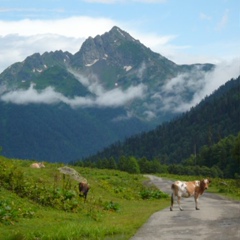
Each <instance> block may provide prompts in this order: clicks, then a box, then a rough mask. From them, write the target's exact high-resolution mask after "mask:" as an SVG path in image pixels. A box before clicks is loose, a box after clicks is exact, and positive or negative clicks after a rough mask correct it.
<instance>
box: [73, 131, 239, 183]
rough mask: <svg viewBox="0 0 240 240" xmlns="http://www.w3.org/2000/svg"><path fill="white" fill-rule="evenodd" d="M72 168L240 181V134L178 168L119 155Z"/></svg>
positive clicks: (209, 148)
mask: <svg viewBox="0 0 240 240" xmlns="http://www.w3.org/2000/svg"><path fill="white" fill-rule="evenodd" d="M75 165H78V166H82V167H91V168H100V169H118V170H121V171H126V172H129V173H170V174H178V175H197V176H209V177H223V178H237V179H240V132H239V133H238V135H237V136H234V135H230V136H228V137H226V138H224V139H221V140H220V141H219V142H218V143H216V144H213V145H211V146H207V145H205V146H203V147H202V148H201V150H200V152H199V153H198V154H192V155H191V156H189V157H188V158H186V159H184V160H183V161H182V163H181V164H165V163H164V159H161V158H155V159H153V160H149V159H147V158H146V157H142V158H136V157H135V156H124V155H122V156H121V157H120V158H119V159H116V158H114V157H110V158H102V159H95V161H94V160H93V159H89V160H86V161H77V162H76V163H75Z"/></svg>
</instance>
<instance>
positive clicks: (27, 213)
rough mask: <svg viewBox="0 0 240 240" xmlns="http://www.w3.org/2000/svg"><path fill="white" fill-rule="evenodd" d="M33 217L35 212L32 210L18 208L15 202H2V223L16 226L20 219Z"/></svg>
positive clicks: (0, 220) (0, 201)
mask: <svg viewBox="0 0 240 240" xmlns="http://www.w3.org/2000/svg"><path fill="white" fill-rule="evenodd" d="M33 215H34V212H33V211H31V210H26V209H24V210H22V209H19V208H16V207H15V204H14V202H9V201H7V200H0V223H3V224H5V225H9V224H14V222H16V221H17V219H18V218H19V217H24V218H31V217H33Z"/></svg>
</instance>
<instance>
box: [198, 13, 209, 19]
mask: <svg viewBox="0 0 240 240" xmlns="http://www.w3.org/2000/svg"><path fill="white" fill-rule="evenodd" d="M199 17H200V19H201V20H211V19H212V17H211V16H209V15H207V14H205V13H203V12H201V13H200V14H199Z"/></svg>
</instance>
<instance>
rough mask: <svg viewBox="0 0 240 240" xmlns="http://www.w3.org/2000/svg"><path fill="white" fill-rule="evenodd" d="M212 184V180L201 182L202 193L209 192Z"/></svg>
mask: <svg viewBox="0 0 240 240" xmlns="http://www.w3.org/2000/svg"><path fill="white" fill-rule="evenodd" d="M210 183H211V180H210V179H207V178H206V179H203V180H202V181H201V182H200V188H201V189H202V191H204V190H207V189H208V186H209V184H210Z"/></svg>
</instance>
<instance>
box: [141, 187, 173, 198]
mask: <svg viewBox="0 0 240 240" xmlns="http://www.w3.org/2000/svg"><path fill="white" fill-rule="evenodd" d="M140 196H141V198H142V199H163V198H168V197H169V196H168V194H166V193H163V192H162V191H159V190H155V189H143V190H142V191H141V192H140Z"/></svg>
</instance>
